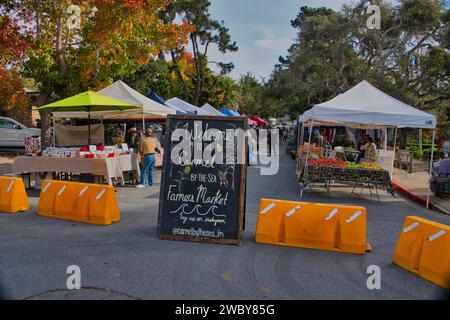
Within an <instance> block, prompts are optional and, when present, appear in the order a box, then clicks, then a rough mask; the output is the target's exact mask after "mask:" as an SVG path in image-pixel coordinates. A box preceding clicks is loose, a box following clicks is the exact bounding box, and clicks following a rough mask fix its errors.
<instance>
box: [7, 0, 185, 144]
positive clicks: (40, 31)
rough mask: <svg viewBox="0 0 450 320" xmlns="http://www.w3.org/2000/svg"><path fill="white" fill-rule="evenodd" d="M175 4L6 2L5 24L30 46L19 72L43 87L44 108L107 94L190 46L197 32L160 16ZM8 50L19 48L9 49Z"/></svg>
mask: <svg viewBox="0 0 450 320" xmlns="http://www.w3.org/2000/svg"><path fill="white" fill-rule="evenodd" d="M169 2H170V1H169V0H88V1H76V0H73V1H70V0H17V1H0V19H5V18H6V17H10V18H11V19H12V20H13V21H14V26H15V28H18V29H17V30H16V33H17V34H18V35H20V37H21V38H23V39H24V40H26V43H27V46H25V47H24V51H23V57H24V60H22V61H23V63H19V65H20V69H18V70H20V72H21V74H22V75H23V76H24V77H27V78H32V79H34V80H35V81H36V82H37V83H38V84H39V87H40V90H41V95H40V97H39V102H40V104H45V103H48V102H50V101H52V100H55V99H60V98H64V97H67V96H70V95H73V94H76V93H79V92H82V91H85V90H87V89H93V90H95V89H98V88H101V87H103V86H105V85H107V84H110V83H111V82H113V81H114V80H116V79H120V78H122V77H125V76H127V75H129V74H132V73H134V72H135V71H136V70H137V69H138V68H139V67H140V66H141V65H143V64H145V63H146V62H147V61H148V59H149V58H151V57H154V56H156V55H158V53H160V52H162V51H165V50H176V49H177V48H179V47H182V46H183V45H186V44H187V41H188V34H189V33H190V32H191V31H192V29H193V27H192V26H190V25H189V24H188V23H187V22H180V23H176V22H165V21H163V20H161V19H160V18H159V16H158V13H159V12H161V11H163V10H165V8H166V7H167V6H168V5H169ZM1 21H3V20H1ZM19 26H20V27H19ZM1 50H4V49H3V48H2V49H1ZM6 50H14V46H11V45H8V44H7V45H6ZM12 56H14V54H13V55H12ZM22 61H21V62H22ZM13 65H14V64H13V63H11V62H8V63H7V64H6V67H7V68H10V69H13V68H14V67H13ZM41 118H42V121H41V124H42V135H43V141H44V145H48V144H49V136H50V135H49V131H48V123H49V115H48V114H41Z"/></svg>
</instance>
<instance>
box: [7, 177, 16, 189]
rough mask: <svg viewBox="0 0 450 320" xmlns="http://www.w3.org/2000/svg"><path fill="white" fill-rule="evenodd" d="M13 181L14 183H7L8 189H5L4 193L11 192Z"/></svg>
mask: <svg viewBox="0 0 450 320" xmlns="http://www.w3.org/2000/svg"><path fill="white" fill-rule="evenodd" d="M14 181H15V180H11V182H10V183H9V186H8V189H6V192H9V191H11V188H12V186H13V184H14Z"/></svg>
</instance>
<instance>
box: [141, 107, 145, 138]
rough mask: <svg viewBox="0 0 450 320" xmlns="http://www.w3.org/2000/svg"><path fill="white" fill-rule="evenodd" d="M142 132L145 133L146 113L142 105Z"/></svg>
mask: <svg viewBox="0 0 450 320" xmlns="http://www.w3.org/2000/svg"><path fill="white" fill-rule="evenodd" d="M142 133H143V134H144V135H145V113H144V107H142Z"/></svg>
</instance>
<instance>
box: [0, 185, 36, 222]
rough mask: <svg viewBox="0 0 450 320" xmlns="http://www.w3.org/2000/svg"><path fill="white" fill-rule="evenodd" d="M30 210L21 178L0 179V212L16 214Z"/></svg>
mask: <svg viewBox="0 0 450 320" xmlns="http://www.w3.org/2000/svg"><path fill="white" fill-rule="evenodd" d="M28 209H30V203H29V202H28V197H27V193H26V191H25V185H24V184H23V181H22V179H21V178H14V177H0V212H8V213H15V212H20V211H27V210H28Z"/></svg>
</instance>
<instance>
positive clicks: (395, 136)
mask: <svg viewBox="0 0 450 320" xmlns="http://www.w3.org/2000/svg"><path fill="white" fill-rule="evenodd" d="M397 129H398V127H395V129H394V157H392V163H391V180H393V176H394V162H395V149H396V148H397Z"/></svg>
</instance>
